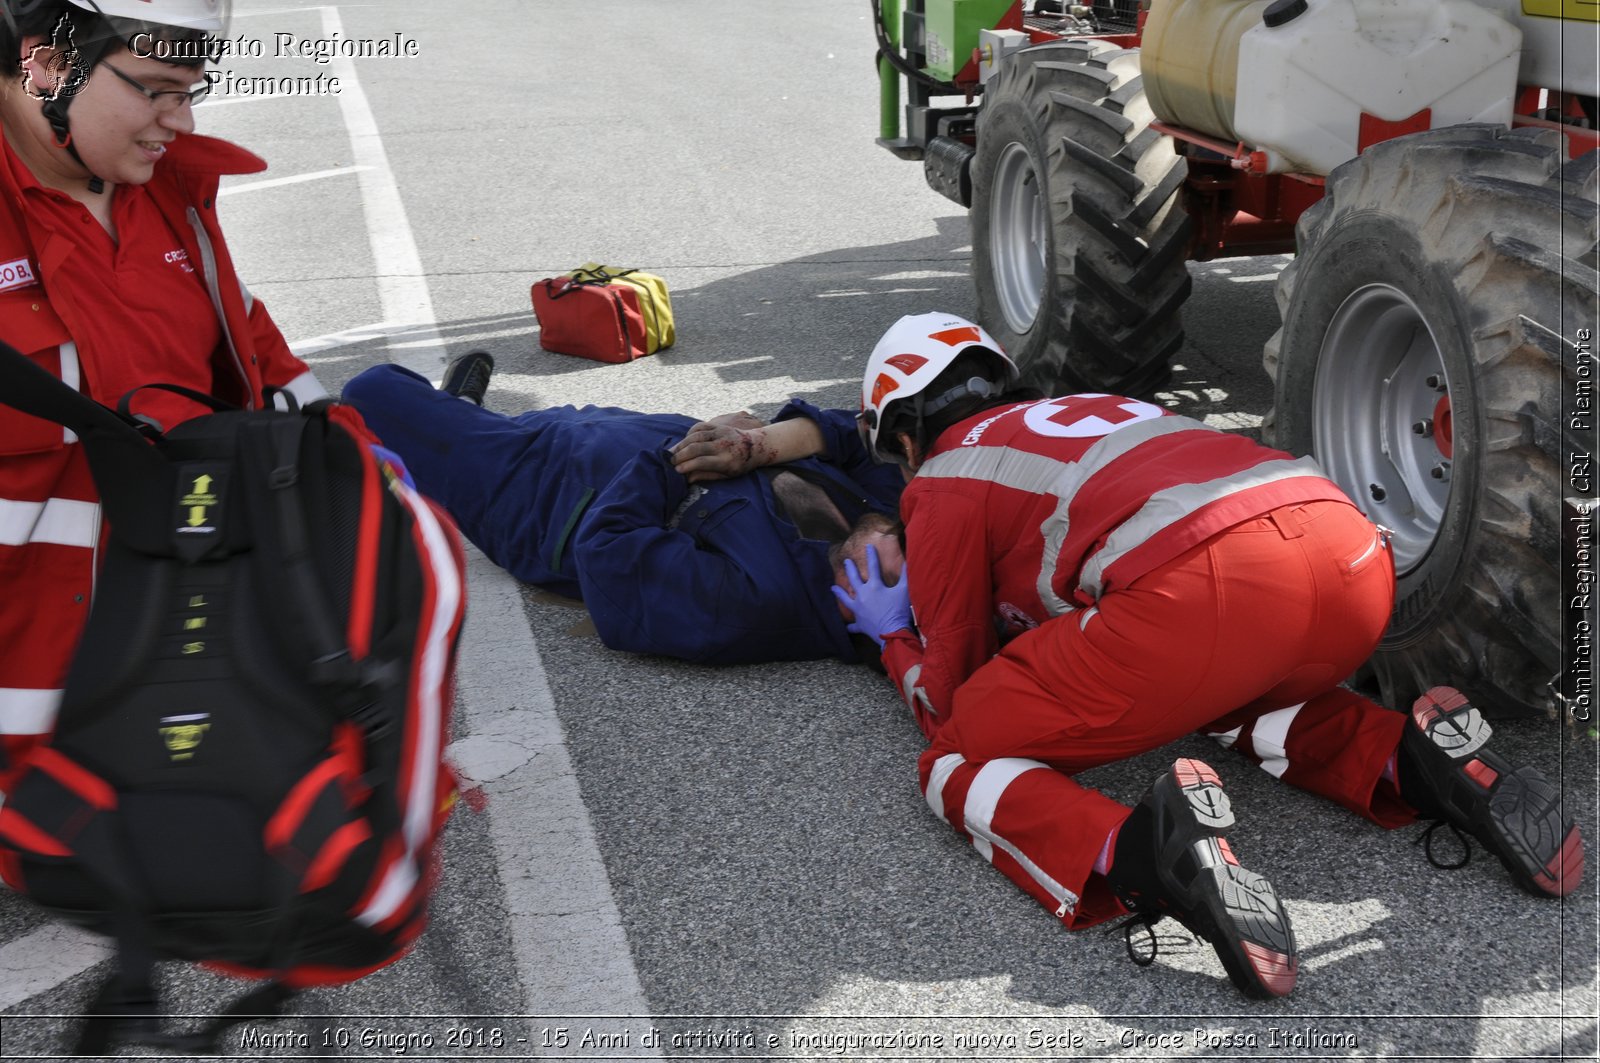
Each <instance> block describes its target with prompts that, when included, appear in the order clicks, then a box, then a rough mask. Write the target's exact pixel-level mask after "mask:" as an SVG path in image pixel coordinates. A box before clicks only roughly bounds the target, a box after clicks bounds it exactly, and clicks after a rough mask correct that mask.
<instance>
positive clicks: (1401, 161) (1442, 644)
mask: <svg viewBox="0 0 1600 1063" xmlns="http://www.w3.org/2000/svg"><path fill="white" fill-rule="evenodd" d="M1595 198H1596V181H1595V156H1594V154H1593V153H1591V154H1590V155H1589V156H1587V157H1586V158H1584V159H1580V160H1578V161H1576V162H1572V163H1567V162H1566V151H1565V145H1564V143H1563V138H1562V137H1561V136H1560V135H1559V134H1558V133H1556V132H1555V131H1553V130H1516V131H1507V130H1504V129H1501V128H1499V127H1496V126H1461V127H1452V128H1446V129H1439V130H1434V131H1431V132H1427V133H1419V134H1416V135H1413V136H1408V137H1402V138H1400V139H1397V140H1391V141H1388V142H1386V143H1382V144H1378V145H1375V146H1374V147H1372V148H1369V149H1368V150H1367V151H1366V152H1364V153H1363V154H1362V155H1360V156H1359V157H1357V158H1355V159H1353V160H1351V161H1350V162H1348V163H1345V164H1344V165H1343V166H1340V167H1339V168H1337V169H1336V170H1334V172H1333V173H1332V174H1330V175H1329V176H1328V183H1327V194H1326V196H1325V197H1324V198H1323V200H1322V201H1321V202H1320V203H1318V204H1317V205H1316V206H1315V207H1313V208H1312V209H1311V210H1310V211H1308V212H1306V214H1305V215H1304V216H1303V217H1302V218H1301V220H1300V223H1299V227H1298V229H1297V233H1296V235H1297V239H1298V243H1299V253H1298V255H1297V256H1296V258H1295V259H1294V261H1293V262H1291V263H1290V265H1289V266H1288V267H1287V268H1286V269H1285V270H1284V271H1283V273H1282V275H1281V276H1280V278H1279V281H1278V292H1277V295H1278V306H1279V308H1280V310H1282V312H1283V327H1282V328H1281V329H1280V330H1279V331H1278V333H1277V334H1276V335H1275V336H1273V338H1272V339H1271V340H1269V341H1268V343H1267V347H1266V353H1265V363H1266V368H1267V372H1268V374H1269V375H1270V376H1272V377H1273V378H1274V380H1275V382H1276V396H1275V399H1276V409H1275V410H1274V418H1273V420H1274V425H1273V427H1272V428H1270V429H1269V432H1270V435H1271V440H1272V441H1273V442H1275V443H1276V444H1277V445H1278V446H1279V447H1282V448H1283V449H1285V450H1289V451H1291V452H1293V453H1296V454H1305V453H1311V454H1314V455H1315V456H1316V457H1317V459H1318V460H1319V461H1320V462H1321V463H1322V465H1323V467H1324V468H1325V469H1326V470H1327V472H1328V474H1329V475H1330V476H1331V477H1332V478H1333V479H1334V480H1335V481H1336V482H1337V483H1338V484H1339V486H1340V487H1342V488H1343V489H1344V490H1345V492H1346V493H1347V494H1349V495H1350V497H1351V498H1352V499H1353V500H1354V501H1355V503H1356V505H1358V506H1359V507H1361V509H1362V510H1363V512H1365V513H1366V514H1367V516H1368V517H1369V518H1370V519H1372V520H1373V521H1374V522H1375V523H1377V524H1380V525H1383V526H1385V527H1387V528H1390V529H1392V531H1393V532H1394V535H1393V539H1392V542H1391V549H1392V550H1393V554H1394V560H1395V568H1396V575H1397V577H1398V587H1397V592H1396V600H1395V611H1394V617H1393V619H1392V621H1391V623H1390V626H1389V630H1388V631H1387V633H1386V634H1385V635H1384V638H1383V641H1382V643H1381V644H1380V645H1379V647H1378V651H1377V653H1376V654H1375V655H1374V657H1373V659H1372V663H1371V667H1372V670H1373V672H1374V673H1375V677H1376V679H1377V682H1378V684H1379V687H1380V689H1381V691H1382V694H1383V696H1384V700H1385V701H1386V702H1387V703H1388V704H1389V705H1390V706H1391V707H1393V708H1398V709H1409V707H1410V705H1411V702H1412V700H1413V699H1414V698H1415V696H1416V695H1417V694H1418V693H1420V692H1421V691H1422V690H1425V689H1427V688H1428V687H1430V686H1432V685H1435V684H1439V683H1446V684H1450V685H1453V686H1456V687H1459V688H1461V689H1462V690H1463V691H1465V692H1466V693H1467V694H1468V695H1469V696H1470V697H1471V698H1472V699H1473V700H1474V702H1476V703H1477V704H1478V705H1479V706H1480V708H1482V709H1483V710H1484V711H1485V712H1486V713H1490V714H1494V715H1499V716H1530V715H1545V714H1549V713H1551V712H1552V711H1553V702H1552V700H1551V698H1550V695H1549V691H1548V683H1549V681H1550V680H1551V678H1552V677H1553V676H1554V675H1555V673H1556V672H1557V670H1558V669H1559V668H1560V666H1561V660H1562V652H1561V650H1562V647H1561V640H1562V636H1561V623H1560V618H1561V615H1562V604H1563V603H1562V601H1561V586H1562V584H1561V556H1560V554H1561V547H1560V543H1561V530H1562V522H1563V518H1562V508H1561V507H1562V501H1561V500H1562V495H1563V490H1562V487H1563V484H1564V482H1565V475H1566V467H1567V462H1568V455H1571V454H1593V453H1594V435H1593V429H1592V427H1588V425H1592V418H1590V419H1589V421H1588V422H1587V425H1580V423H1579V422H1578V421H1577V420H1576V419H1574V418H1572V417H1568V416H1565V415H1564V405H1563V400H1564V397H1566V396H1570V395H1573V394H1575V388H1576V387H1577V385H1578V378H1579V377H1580V376H1588V377H1589V378H1590V379H1591V381H1592V369H1590V368H1588V367H1587V366H1585V365H1584V361H1585V359H1587V358H1588V357H1589V355H1588V353H1587V351H1586V347H1587V344H1588V341H1589V339H1590V338H1591V337H1592V334H1593V330H1594V328H1595V307H1596V299H1597V293H1600V279H1597V278H1600V274H1597V273H1596V256H1595V247H1596V239H1597V227H1596V216H1597V213H1600V211H1597V208H1596V203H1595ZM1583 329H1588V330H1590V331H1589V334H1588V335H1587V336H1586V335H1585V334H1584V333H1583V332H1582V330H1583Z"/></svg>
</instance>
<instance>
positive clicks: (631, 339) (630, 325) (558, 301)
mask: <svg viewBox="0 0 1600 1063" xmlns="http://www.w3.org/2000/svg"><path fill="white" fill-rule="evenodd" d="M533 314H534V316H535V317H537V318H538V319H539V346H541V347H543V348H544V349H545V350H547V351H553V352H555V353H556V354H571V355H576V356H577V357H579V358H592V359H594V360H595V361H597V362H631V361H633V359H635V358H640V357H643V356H644V355H646V354H648V353H650V352H649V348H648V345H647V338H646V334H645V323H644V314H643V313H642V312H641V311H640V309H639V292H638V290H637V289H636V288H634V287H633V286H631V285H627V284H611V283H608V282H607V281H605V280H592V281H591V280H574V279H573V278H571V277H547V278H546V279H544V280H542V281H537V282H535V284H534V286H533Z"/></svg>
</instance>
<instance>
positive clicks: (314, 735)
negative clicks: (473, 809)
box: [0, 344, 465, 1055]
mask: <svg viewBox="0 0 1600 1063" xmlns="http://www.w3.org/2000/svg"><path fill="white" fill-rule="evenodd" d="M157 386H159V387H163V388H166V389H167V390H174V391H179V392H181V393H183V394H186V395H187V396H188V397H190V398H192V399H194V400H196V401H199V402H203V403H205V404H206V405H208V406H210V407H211V408H212V409H213V410H214V411H215V412H213V413H210V414H208V415H204V416H200V417H197V418H194V419H193V420H190V421H187V422H184V423H183V424H180V425H178V426H177V427H175V428H173V429H172V430H171V431H168V432H165V433H162V432H159V431H155V430H153V429H151V428H150V426H148V425H141V424H140V422H139V421H138V420H137V419H136V418H134V417H132V416H130V415H129V412H128V411H129V401H130V398H131V396H130V397H125V398H124V399H123V400H122V403H121V404H120V406H119V408H118V409H117V410H112V409H109V408H107V407H104V406H101V405H100V404H98V403H95V402H93V401H91V400H89V399H88V398H86V397H84V396H82V395H80V394H79V393H78V392H76V391H75V390H73V389H72V388H70V387H68V386H67V385H65V384H63V383H62V382H61V381H60V380H58V379H56V378H55V377H54V376H52V375H51V374H49V373H47V372H45V371H44V370H43V369H41V368H39V367H38V366H36V365H35V364H33V363H32V362H31V361H30V360H29V359H27V358H26V357H24V356H22V355H21V354H19V353H17V352H15V351H14V350H12V349H11V348H9V347H6V346H5V345H4V344H0V402H4V403H6V404H7V405H10V406H13V407H15V408H17V409H19V410H21V411H23V412H25V413H29V414H32V415H34V416H38V417H43V418H45V419H47V420H51V421H55V422H57V423H60V424H63V425H65V426H67V427H68V428H70V429H72V430H73V431H74V432H76V433H77V435H78V437H79V439H80V440H81V441H82V444H83V446H84V448H85V453H86V455H87V457H88V459H89V463H90V467H91V470H92V471H93V473H94V478H95V483H96V487H97V489H98V490H99V493H100V496H101V505H102V507H103V512H104V515H105V518H106V523H107V525H108V527H109V532H108V534H107V537H106V542H105V544H104V555H103V560H102V564H101V567H100V570H99V574H98V577H97V580H96V584H95V594H94V599H93V603H92V607H91V609H90V612H89V617H88V620H87V622H86V626H85V630H84V633H83V637H82V640H81V642H80V644H79V646H78V649H77V652H76V655H75V656H74V658H73V663H72V667H71V670H70V673H69V675H68V678H67V682H66V688H65V692H64V694H63V698H62V702H61V707H60V712H59V715H58V717H57V720H56V725H55V731H54V733H53V735H52V736H51V738H50V740H49V741H48V742H47V743H45V744H43V745H41V746H40V747H38V748H37V750H36V751H35V752H34V754H33V756H32V757H31V758H30V759H29V760H28V761H27V762H26V764H25V765H24V766H23V768H22V770H21V772H20V774H19V775H18V776H17V780H16V783H15V785H14V786H13V788H12V790H11V792H10V793H9V794H8V795H7V796H6V797H5V801H4V805H3V806H0V877H3V878H4V879H5V881H6V883H7V884H9V885H10V886H11V887H12V888H13V889H15V890H17V891H18V892H20V893H23V894H25V895H27V896H28V897H30V898H32V899H33V900H34V901H36V902H37V903H39V904H40V905H42V906H44V907H45V908H46V909H48V910H49V911H50V912H52V913H53V914H55V915H56V916H58V917H60V918H62V919H64V920H67V921H70V922H72V923H75V924H78V925H81V926H84V927H88V928H90V929H92V930H95V931H98V932H101V933H104V934H108V935H111V936H112V937H113V938H115V940H116V945H117V958H116V961H115V970H114V972H113V973H112V974H111V976H110V977H109V978H107V980H106V981H105V983H104V985H103V986H102V988H101V990H100V994H99V996H98V998H97V999H96V1001H95V1002H94V1004H93V1005H92V1006H91V1008H90V1012H91V1013H92V1014H91V1017H90V1019H89V1022H88V1024H87V1025H86V1027H85V1029H84V1031H83V1036H82V1038H81V1040H80V1042H79V1044H78V1046H77V1053H76V1054H80V1055H98V1054H102V1053H104V1052H105V1051H106V1050H107V1049H108V1047H109V1046H110V1045H111V1044H112V1042H113V1041H114V1040H116V1039H121V1038H128V1039H137V1040H143V1041H145V1042H147V1043H155V1044H158V1045H166V1046H168V1047H171V1046H174V1045H182V1046H184V1047H190V1048H196V1049H200V1050H203V1049H204V1045H205V1044H206V1043H208V1042H210V1041H212V1040H214V1038H215V1036H216V1035H217V1034H218V1033H220V1031H221V1029H222V1028H223V1027H224V1026H225V1025H226V1024H227V1023H228V1022H229V1021H230V1018H231V1021H237V1017H239V1016H244V1015H260V1014H271V1013H274V1012H276V1010H277V1009H278V1008H279V1007H281V1004H282V1002H283V1001H284V1000H285V999H287V997H288V996H289V995H290V994H291V993H292V992H293V991H294V990H295V989H298V988H301V987H305V986H310V985H325V984H332V983H338V982H345V981H350V980H353V979H355V978H359V977H361V976H362V975H364V974H367V973H370V972H372V971H374V970H376V969H378V968H380V967H383V966H385V965H387V964H389V963H391V962H392V961H394V960H395V959H397V958H398V957H399V956H400V955H402V954H403V953H404V952H405V951H406V949H407V948H408V946H409V945H410V943H411V942H412V941H413V940H414V939H415V938H416V937H417V935H418V934H419V933H420V932H421V930H422V928H423V925H424V921H425V918H426V906H427V898H428V895H429V892H430V889H431V886H432V878H433V875H432V868H433V844H434V840H435V837H436V836H437V834H438V832H439V830H440V828H441V827H442V826H443V824H444V821H445V817H446V815H447V814H448V812H449V809H450V806H451V805H452V803H453V802H454V798H455V784H454V779H453V777H452V776H451V774H450V772H449V770H448V768H447V767H446V766H445V764H444V761H443V759H442V757H443V753H444V748H445V744H446V740H447V736H446V731H447V726H448V722H449V713H450V704H451V693H452V684H453V666H454V659H455V647H456V640H457V638H458V635H459V632H460V628H461V622H462V619H463V616H464V612H465V585H464V576H463V573H464V564H463V557H462V552H461V546H460V539H459V536H458V534H457V532H456V530H455V528H454V526H453V525H452V524H451V522H450V520H449V518H448V517H446V516H445V515H443V513H442V512H441V511H439V510H438V509H437V508H436V507H435V506H433V505H432V504H431V503H430V502H428V501H427V500H426V499H424V498H422V497H421V496H420V495H418V494H417V493H416V492H415V491H414V490H412V489H411V488H410V487H408V486H406V485H405V484H404V483H403V482H401V481H400V480H399V479H398V478H397V477H396V476H395V474H394V472H393V469H392V467H391V466H389V465H388V464H386V463H385V462H382V461H380V460H379V459H378V458H377V457H375V456H374V453H373V450H372V448H371V447H370V446H369V445H368V443H369V442H370V441H371V437H370V435H369V434H368V433H367V431H366V429H365V426H364V425H363V424H362V423H361V420H360V417H359V415H357V414H356V413H355V412H354V411H353V410H350V409H349V408H348V407H344V406H340V405H337V404H334V403H322V404H317V405H315V406H313V407H310V408H307V409H304V410H301V409H298V408H295V404H294V403H293V401H292V400H289V399H288V396H287V395H285V396H284V400H285V403H286V405H287V406H288V407H289V409H287V410H283V409H267V410H255V411H245V410H234V409H224V408H221V407H220V406H219V405H218V404H217V403H216V402H215V401H214V400H211V399H210V398H208V397H207V396H204V395H201V394H199V393H197V392H189V391H185V390H184V389H180V388H175V387H171V386H168V385H157ZM167 958H172V959H184V960H194V961H200V962H204V963H206V964H208V965H211V966H215V967H218V968H220V969H222V970H225V971H228V972H231V973H236V974H241V975H246V976H254V977H259V978H263V979H265V982H264V984H263V985H262V986H261V987H259V988H257V989H256V990H254V991H253V992H250V993H247V994H245V995H244V997H243V998H242V999H241V1000H239V1001H236V1002H235V1004H234V1005H233V1007H232V1008H231V1009H230V1010H229V1014H228V1015H224V1016H219V1017H218V1019H217V1020H216V1021H215V1022H214V1023H213V1024H212V1025H211V1027H209V1028H208V1029H207V1030H205V1031H203V1032H202V1033H201V1034H200V1035H190V1037H189V1038H188V1039H187V1040H186V1041H185V1040H181V1039H175V1038H173V1037H170V1036H167V1037H163V1036H162V1035H161V1034H160V1031H159V1019H160V1014H161V1011H160V1008H159V1006H158V1004H157V1002H156V1000H155V994H154V992H153V989H152V980H151V975H152V968H153V964H154V962H155V961H156V960H158V959H167Z"/></svg>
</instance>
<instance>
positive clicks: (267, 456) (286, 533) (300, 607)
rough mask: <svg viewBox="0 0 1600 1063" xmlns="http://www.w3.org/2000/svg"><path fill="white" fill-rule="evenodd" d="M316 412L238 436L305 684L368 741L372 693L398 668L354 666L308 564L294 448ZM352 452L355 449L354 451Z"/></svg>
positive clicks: (272, 419) (256, 424)
mask: <svg viewBox="0 0 1600 1063" xmlns="http://www.w3.org/2000/svg"><path fill="white" fill-rule="evenodd" d="M317 419H321V420H323V421H324V422H325V421H326V417H325V415H324V414H323V413H322V412H317V411H313V412H310V413H307V414H305V415H284V414H270V413H269V414H263V415H260V416H258V417H257V418H256V419H254V420H252V421H251V422H250V424H249V426H248V427H247V429H246V431H247V432H248V433H249V435H250V438H251V443H252V446H251V450H252V451H253V452H254V455H255V460H256V461H257V462H258V463H261V464H260V465H258V469H259V471H260V472H261V473H262V474H263V475H264V477H265V480H264V482H265V484H266V488H267V490H266V496H267V512H268V513H269V514H270V517H269V519H270V520H271V521H272V522H273V526H274V531H275V536H276V539H277V542H278V548H279V551H280V553H281V556H280V558H279V559H278V560H279V561H280V562H281V564H282V566H283V569H282V572H283V587H284V590H285V591H286V593H287V596H288V599H289V601H290V602H292V603H293V607H294V609H295V613H296V615H297V618H298V620H299V624H298V625H297V627H298V628H299V630H300V631H301V633H302V637H303V638H304V640H305V642H306V644H307V647H308V649H309V651H310V654H311V666H310V670H309V676H310V679H311V681H312V682H313V683H316V684H317V685H319V686H323V687H325V688H327V689H330V690H332V691H333V692H334V694H335V699H336V702H337V704H338V706H339V711H340V714H341V715H342V716H344V717H345V718H348V719H352V720H354V721H356V723H358V724H360V725H361V726H362V727H363V729H364V730H366V731H367V732H368V734H369V735H370V734H371V733H372V732H373V730H374V729H375V727H376V726H377V725H378V724H377V721H375V720H372V719H369V718H368V714H369V713H370V711H371V709H372V708H373V706H374V704H375V703H376V701H377V700H378V699H377V698H376V697H375V696H374V695H375V692H376V691H381V690H384V689H387V688H388V687H390V686H393V685H394V684H396V683H398V682H401V681H402V680H403V678H404V675H403V671H402V669H401V667H400V664H399V662H396V661H392V660H384V659H379V658H377V657H367V658H365V659H363V660H360V661H358V660H356V659H355V658H354V657H353V656H352V655H351V653H350V644H349V640H348V639H346V638H345V636H344V633H343V632H342V630H341V629H340V627H339V626H338V625H337V624H336V623H335V616H334V614H335V610H334V608H333V602H332V600H331V598H330V597H329V595H328V594H327V592H326V591H325V590H324V589H323V587H322V583H321V579H320V577H319V576H318V574H317V569H316V565H315V562H314V560H313V558H312V550H311V532H310V525H309V524H308V519H307V516H306V508H305V502H304V500H303V498H302V496H301V492H302V490H304V488H303V486H302V478H301V458H300V455H301V447H302V444H303V442H304V438H305V433H306V431H307V430H308V428H309V427H310V426H311V424H312V423H314V422H315V421H316V420H317ZM358 445H359V444H358Z"/></svg>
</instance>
